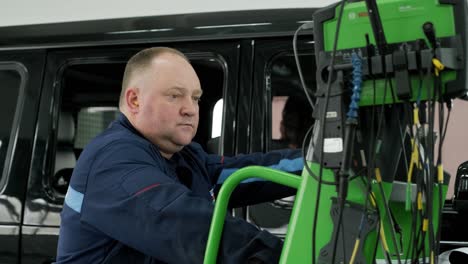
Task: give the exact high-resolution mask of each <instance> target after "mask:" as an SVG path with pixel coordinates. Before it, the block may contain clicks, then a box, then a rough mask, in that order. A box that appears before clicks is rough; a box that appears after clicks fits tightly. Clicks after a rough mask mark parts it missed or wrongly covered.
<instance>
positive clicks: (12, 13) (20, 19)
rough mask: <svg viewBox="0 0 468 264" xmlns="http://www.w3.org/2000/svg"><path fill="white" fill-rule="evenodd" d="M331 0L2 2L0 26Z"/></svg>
mask: <svg viewBox="0 0 468 264" xmlns="http://www.w3.org/2000/svg"><path fill="white" fill-rule="evenodd" d="M337 1H338V0H336V1H332V0H288V1H284V0H254V1H252V0H231V1H228V0H204V1H195V0H174V1H162V0H39V1H31V0H16V1H12V0H0V26H11V25H27V24H42V23H52V22H68V21H78V20H94V19H106V18H121V17H136V16H152V15H164V14H184V13H198V12H211V11H227V10H246V9H269V8H301V7H321V6H326V5H328V4H330V3H333V2H337Z"/></svg>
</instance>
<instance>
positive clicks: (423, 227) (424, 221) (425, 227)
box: [422, 218, 429, 232]
mask: <svg viewBox="0 0 468 264" xmlns="http://www.w3.org/2000/svg"><path fill="white" fill-rule="evenodd" d="M428 227H429V219H427V218H424V220H423V226H422V231H423V232H427V228H428Z"/></svg>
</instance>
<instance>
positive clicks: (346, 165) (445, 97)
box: [205, 0, 468, 264]
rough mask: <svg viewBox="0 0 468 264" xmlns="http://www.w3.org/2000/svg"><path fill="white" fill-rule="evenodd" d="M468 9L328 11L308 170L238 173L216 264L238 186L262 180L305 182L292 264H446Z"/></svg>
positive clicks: (218, 219)
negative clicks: (451, 155)
mask: <svg viewBox="0 0 468 264" xmlns="http://www.w3.org/2000/svg"><path fill="white" fill-rule="evenodd" d="M466 5H467V4H466V1H465V0H411V1H408V0H380V1H378V2H375V1H371V0H366V1H347V2H346V1H342V2H340V3H338V4H334V5H331V6H328V7H326V8H323V9H320V10H318V11H317V12H316V13H315V14H314V16H313V18H314V36H315V51H316V63H317V72H316V73H315V74H316V80H317V90H316V92H315V98H316V102H315V109H314V113H313V115H314V117H315V119H316V123H315V124H314V128H313V131H312V136H311V137H310V140H309V141H308V148H307V149H306V155H305V157H304V161H305V163H304V164H305V166H304V170H303V173H302V176H301V177H299V176H296V175H291V174H288V173H284V172H279V171H275V170H272V169H268V168H262V167H248V168H244V169H242V170H239V171H238V172H237V173H235V174H233V175H232V176H230V178H229V179H228V180H227V181H226V182H225V183H224V185H223V186H222V188H221V190H220V193H219V195H218V200H217V202H216V205H215V212H214V216H213V220H212V225H211V229H210V234H209V237H208V244H207V251H206V254H205V263H206V264H208V263H216V256H217V251H218V247H219V241H220V238H221V235H222V228H223V223H224V216H225V214H226V211H227V204H228V199H229V196H230V194H231V192H232V191H233V190H234V188H235V187H236V185H237V184H239V183H240V182H241V181H243V180H245V179H247V178H250V177H259V178H264V179H267V180H271V181H273V182H276V183H279V184H283V185H287V186H289V187H292V188H296V189H297V194H296V200H295V202H294V207H293V211H292V215H291V219H290V222H289V226H288V232H287V235H286V239H285V241H284V247H283V251H282V254H281V260H280V263H320V264H322V263H323V264H325V263H333V264H334V263H404V262H410V263H437V255H438V250H439V241H440V233H439V231H440V228H439V227H440V223H439V222H440V216H441V210H442V207H443V202H444V197H445V193H446V190H447V182H448V175H446V173H444V170H443V166H442V164H443V162H442V155H441V153H442V152H441V149H442V146H443V140H444V138H445V132H446V128H447V123H448V122H447V121H448V117H447V113H446V112H447V111H450V109H451V101H452V99H453V98H456V97H464V96H466V94H467V91H468V90H467V83H466V80H467V67H466V62H467V53H466V47H467V45H466V44H467V43H466V41H467V40H466V33H465V30H466V28H467V23H466V15H467V14H468V12H467V6H466ZM436 113H437V115H436ZM306 147H307V146H306Z"/></svg>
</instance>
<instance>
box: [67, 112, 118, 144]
mask: <svg viewBox="0 0 468 264" xmlns="http://www.w3.org/2000/svg"><path fill="white" fill-rule="evenodd" d="M118 114H119V109H118V108H117V107H86V108H83V109H81V110H80V111H79V112H78V118H77V124H76V137H75V142H74V147H75V148H76V149H83V148H84V147H85V146H86V145H87V144H88V143H89V142H90V141H91V140H92V139H93V138H94V137H96V136H97V135H98V134H99V133H101V132H102V131H104V129H106V128H107V127H108V126H109V124H110V123H111V122H112V121H114V120H115V119H116V118H117V116H118Z"/></svg>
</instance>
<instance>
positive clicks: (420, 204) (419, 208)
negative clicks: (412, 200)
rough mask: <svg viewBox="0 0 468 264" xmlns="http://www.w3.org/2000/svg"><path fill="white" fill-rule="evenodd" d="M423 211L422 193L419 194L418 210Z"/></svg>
mask: <svg viewBox="0 0 468 264" xmlns="http://www.w3.org/2000/svg"><path fill="white" fill-rule="evenodd" d="M422 209H423V206H422V193H421V192H418V210H419V211H421V210H422Z"/></svg>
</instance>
